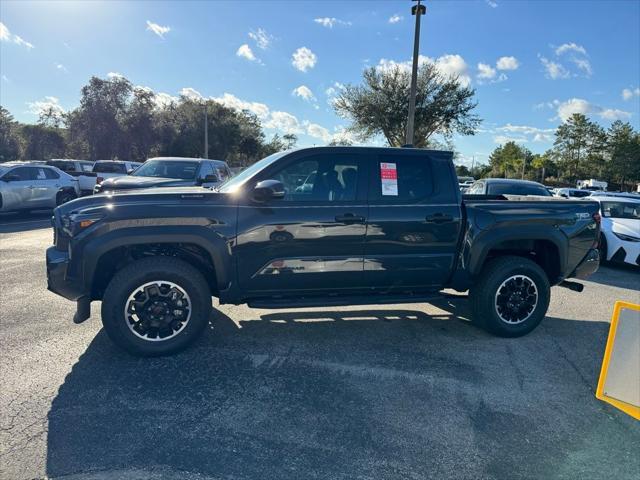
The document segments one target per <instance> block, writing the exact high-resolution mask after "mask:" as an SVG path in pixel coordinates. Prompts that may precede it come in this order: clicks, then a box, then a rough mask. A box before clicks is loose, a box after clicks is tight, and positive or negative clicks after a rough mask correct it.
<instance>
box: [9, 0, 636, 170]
mask: <svg viewBox="0 0 640 480" xmlns="http://www.w3.org/2000/svg"><path fill="white" fill-rule="evenodd" d="M411 3H412V2H410V1H407V0H395V1H374V0H367V1H364V0H363V1H357V0H355V1H347V0H342V1H317V0H316V1H313V2H311V1H266V0H265V1H260V2H257V1H242V2H224V1H209V2H206V1H200V2H170V1H163V2H150V1H149V2H145V1H135V2H133V1H131V2H123V1H105V2H99V1H91V2H74V1H67V2H53V1H49V2H44V1H43V2H28V1H12V0H3V1H2V2H0V22H1V23H2V25H0V103H1V104H2V105H3V106H4V107H5V108H7V109H9V111H11V113H12V114H13V115H14V116H15V117H16V118H17V119H18V120H20V121H24V122H34V121H35V120H36V119H37V111H38V109H39V108H40V107H42V106H43V105H46V104H51V103H53V104H56V105H59V107H60V108H61V109H65V110H67V109H71V108H74V107H75V106H77V103H78V100H79V95H80V88H81V87H82V86H83V85H85V84H86V83H87V81H88V79H89V77H90V76H91V75H97V76H101V77H106V76H107V75H108V74H111V75H113V74H122V75H124V76H126V77H127V78H128V79H129V80H131V81H132V82H133V84H134V85H140V86H143V87H148V88H151V89H153V90H154V91H156V92H158V93H162V94H163V95H161V97H160V98H161V99H169V98H170V97H171V96H174V97H175V96H178V95H179V94H180V93H181V92H182V93H186V94H190V95H198V94H199V95H202V96H204V97H213V98H217V99H219V100H220V101H223V102H225V103H227V104H229V105H231V106H236V107H242V108H249V109H251V110H252V111H254V112H256V113H257V114H258V115H259V116H260V117H261V119H262V121H263V124H264V125H265V126H267V127H268V128H267V130H266V132H267V134H268V135H271V134H273V133H275V132H280V133H283V132H286V131H291V132H294V133H296V134H297V135H298V137H299V144H300V145H313V144H318V145H322V144H324V143H326V142H327V140H330V139H331V138H333V136H334V135H338V136H339V135H344V133H341V132H342V128H343V127H344V126H346V125H348V122H347V121H346V120H344V119H341V118H339V117H337V116H336V115H335V114H334V113H333V109H332V108H331V105H330V101H331V97H332V95H334V94H335V91H336V90H338V89H339V88H340V85H342V84H346V83H358V82H359V80H360V78H361V73H362V70H363V68H365V67H367V66H378V67H379V68H385V67H386V66H389V65H393V64H394V63H399V64H406V63H405V62H408V60H409V59H410V56H411V52H412V46H413V45H412V38H413V21H412V19H413V17H411V14H410V6H411ZM426 4H427V9H428V11H427V15H426V17H425V18H424V19H423V26H422V37H421V42H420V53H421V55H423V56H424V58H423V61H433V62H436V64H437V65H438V66H439V67H440V68H441V69H442V71H443V72H445V73H455V74H458V75H459V76H460V78H461V81H463V82H466V83H468V84H470V85H471V86H472V87H474V88H476V91H477V100H478V102H479V105H478V109H477V113H478V114H479V115H480V116H481V117H482V118H483V119H484V123H483V125H482V127H481V131H480V132H479V133H478V134H477V135H475V136H473V137H456V138H455V145H456V148H457V150H459V152H460V153H461V154H462V156H463V158H464V159H466V160H469V159H470V158H471V157H472V156H474V155H475V157H476V161H479V162H484V161H486V158H487V155H488V154H489V153H490V152H491V151H492V150H493V149H494V148H495V147H496V146H497V145H498V144H499V143H501V142H504V141H506V140H508V139H515V140H516V141H519V142H522V143H523V144H524V145H526V146H527V147H529V148H530V149H531V150H533V151H534V152H542V151H544V150H545V149H547V148H549V147H550V145H551V141H552V134H553V131H554V129H555V127H557V125H558V124H559V123H560V122H562V121H563V119H565V118H566V117H567V116H568V115H570V114H571V113H573V112H582V113H586V114H587V115H589V116H590V117H592V118H593V119H594V120H596V121H598V122H599V123H601V124H602V125H603V126H605V127H606V126H608V125H609V124H610V123H611V121H613V120H614V119H618V118H619V119H622V120H629V121H630V122H631V123H632V124H633V125H634V127H635V128H639V127H640V111H639V110H640V2H639V1H637V0H623V1H606V2H596V1H589V2H578V1H554V2H551V1H529V2H527V1H505V0H495V1H494V0H486V1H485V0H478V1H435V0H434V1H427V2H426ZM183 89H186V90H183Z"/></svg>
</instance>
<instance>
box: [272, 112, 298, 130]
mask: <svg viewBox="0 0 640 480" xmlns="http://www.w3.org/2000/svg"><path fill="white" fill-rule="evenodd" d="M264 126H265V128H273V129H276V130H281V131H283V132H284V133H302V132H303V130H302V128H301V126H300V122H299V121H298V119H297V118H296V117H295V116H294V115H291V114H290V113H288V112H280V111H276V112H272V113H271V118H269V121H267V122H266V123H265V124H264Z"/></svg>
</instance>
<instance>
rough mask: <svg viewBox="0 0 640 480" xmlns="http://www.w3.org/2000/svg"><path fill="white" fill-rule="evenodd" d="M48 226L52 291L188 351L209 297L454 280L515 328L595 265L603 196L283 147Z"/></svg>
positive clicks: (326, 292) (388, 296)
mask: <svg viewBox="0 0 640 480" xmlns="http://www.w3.org/2000/svg"><path fill="white" fill-rule="evenodd" d="M301 185H304V188H301V187H300V186H301ZM53 223H54V229H55V244H54V246H52V247H51V248H49V249H48V250H47V275H48V284H49V288H50V289H51V290H52V291H54V292H56V293H59V294H60V295H62V296H64V297H66V298H68V299H70V300H74V301H76V302H77V304H78V306H77V312H76V315H75V318H74V320H75V321H76V322H80V321H84V320H86V319H87V318H88V316H89V304H90V302H91V301H93V300H102V321H103V323H104V326H105V329H106V330H107V333H108V334H109V336H110V337H111V338H112V339H113V340H114V341H115V342H116V343H117V344H118V345H120V346H122V347H123V348H125V349H127V350H128V351H130V352H132V353H134V354H137V355H161V354H167V353H171V352H175V351H178V350H180V349H181V348H184V347H185V346H186V345H187V344H189V343H190V342H191V341H192V340H193V338H195V336H196V335H197V333H198V332H199V331H201V329H202V328H204V327H203V325H204V323H206V318H207V316H208V312H209V310H210V308H211V303H210V297H211V296H215V297H217V298H218V299H219V301H220V302H221V303H235V304H240V303H248V304H249V305H251V306H259V307H261V308H286V307H310V306H322V305H354V304H363V303H388V302H394V303H395V302H411V301H425V300H428V299H429V298H432V297H433V295H437V294H438V292H440V291H441V290H442V289H444V288H454V289H457V290H459V291H466V290H469V292H470V302H471V307H472V312H473V318H474V322H475V323H476V324H477V325H480V326H482V327H483V328H486V329H487V330H489V331H491V332H493V333H495V334H497V335H501V336H520V335H524V334H526V333H528V332H529V331H531V330H532V329H533V328H535V327H536V326H537V325H538V323H539V322H540V321H541V320H542V318H543V317H544V315H545V313H546V309H547V306H548V302H549V297H550V290H549V289H550V286H552V285H563V286H571V285H573V287H574V288H575V289H579V288H577V287H576V285H575V284H571V283H568V282H567V279H569V278H572V277H574V278H584V277H586V276H588V275H589V274H590V273H592V272H594V271H595V270H596V269H597V266H598V262H599V259H598V250H597V248H596V247H597V239H598V237H599V216H598V205H597V204H596V203H594V202H589V201H577V202H574V201H572V202H569V201H565V200H555V199H554V200H548V199H546V198H545V199H544V200H541V199H539V198H532V197H524V198H523V197H514V198H509V199H505V198H504V197H499V198H497V197H482V198H478V197H465V198H462V197H461V195H460V193H459V189H458V186H457V180H456V176H455V170H454V168H453V162H452V158H451V153H450V152H440V151H425V150H418V149H389V148H385V149H382V148H358V147H323V148H311V149H300V150H294V151H290V152H281V153H279V154H275V155H272V156H271V157H267V158H266V159H263V160H261V161H260V162H258V163H256V164H254V165H253V166H252V167H249V168H248V169H246V170H245V171H243V172H241V173H240V174H238V175H237V176H236V177H234V178H232V179H231V180H230V181H228V182H226V183H225V184H223V185H222V186H221V187H220V188H218V189H217V190H211V189H205V188H197V187H193V188H164V189H149V190H144V191H139V192H122V193H115V194H113V195H110V196H105V195H94V196H93V197H88V198H84V199H80V200H77V201H74V202H71V203H70V204H68V205H65V206H63V207H60V208H58V209H56V210H55V212H54V220H53ZM185 306H186V307H185ZM123 312H124V314H123ZM176 312H177V313H176ZM203 322H204V323H203Z"/></svg>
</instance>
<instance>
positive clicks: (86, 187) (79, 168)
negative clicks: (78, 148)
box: [46, 158, 97, 196]
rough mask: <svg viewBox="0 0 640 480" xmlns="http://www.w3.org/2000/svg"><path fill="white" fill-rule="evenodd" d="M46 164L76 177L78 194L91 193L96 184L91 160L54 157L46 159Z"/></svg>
mask: <svg viewBox="0 0 640 480" xmlns="http://www.w3.org/2000/svg"><path fill="white" fill-rule="evenodd" d="M46 164H47V165H50V166H52V167H56V168H58V169H59V170H62V171H63V172H65V173H67V174H69V175H71V176H72V177H75V178H77V179H78V185H79V187H80V196H84V195H91V194H92V193H93V187H94V186H95V184H96V177H97V175H96V174H95V173H94V172H93V162H91V161H89V160H74V159H68V158H54V159H51V160H47V162H46Z"/></svg>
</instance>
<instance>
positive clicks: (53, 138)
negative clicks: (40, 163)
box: [21, 124, 66, 160]
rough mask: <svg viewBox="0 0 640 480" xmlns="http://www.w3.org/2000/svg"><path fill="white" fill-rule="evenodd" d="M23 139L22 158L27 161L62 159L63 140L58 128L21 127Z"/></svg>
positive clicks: (40, 126)
mask: <svg viewBox="0 0 640 480" xmlns="http://www.w3.org/2000/svg"><path fill="white" fill-rule="evenodd" d="M21 135H22V137H23V139H24V151H23V158H24V159H28V160H51V159H52V158H64V155H65V149H66V145H65V138H64V135H63V134H62V132H61V131H60V129H59V128H55V127H47V126H46V125H42V124H37V125H22V128H21Z"/></svg>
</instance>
